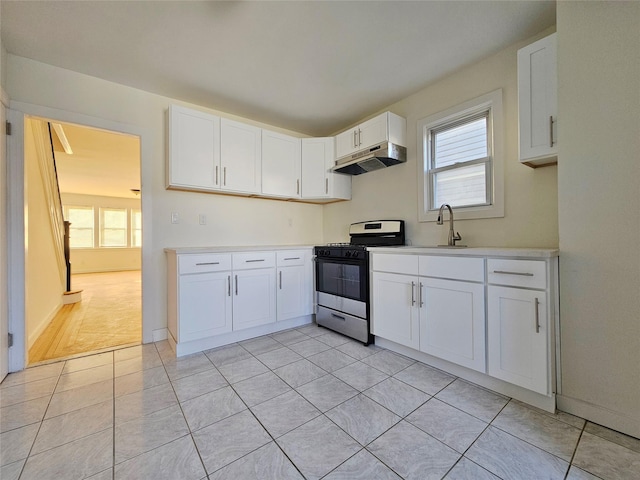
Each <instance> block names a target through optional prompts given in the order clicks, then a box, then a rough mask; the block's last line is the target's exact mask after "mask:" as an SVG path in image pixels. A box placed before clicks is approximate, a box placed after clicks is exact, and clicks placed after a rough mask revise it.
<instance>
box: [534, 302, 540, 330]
mask: <svg viewBox="0 0 640 480" xmlns="http://www.w3.org/2000/svg"><path fill="white" fill-rule="evenodd" d="M534 305H535V310H536V333H540V300H538V298H537V297H536V301H535V303H534Z"/></svg>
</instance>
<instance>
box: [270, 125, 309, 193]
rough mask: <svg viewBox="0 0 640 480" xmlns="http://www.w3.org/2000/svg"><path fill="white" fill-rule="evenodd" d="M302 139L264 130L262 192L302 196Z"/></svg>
mask: <svg viewBox="0 0 640 480" xmlns="http://www.w3.org/2000/svg"><path fill="white" fill-rule="evenodd" d="M300 148H301V146H300V139H299V138H296V137H292V136H290V135H283V134H281V133H276V132H270V131H269V130H262V193H263V194H265V195H277V196H280V197H288V198H300V197H301V188H302V185H301V171H300V168H301V167H300Z"/></svg>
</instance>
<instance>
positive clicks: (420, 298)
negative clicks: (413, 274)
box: [418, 282, 424, 308]
mask: <svg viewBox="0 0 640 480" xmlns="http://www.w3.org/2000/svg"><path fill="white" fill-rule="evenodd" d="M422 287H423V285H422V282H420V285H419V287H418V288H419V290H418V301H419V305H420V308H422V306H423V305H424V302H423V301H422Z"/></svg>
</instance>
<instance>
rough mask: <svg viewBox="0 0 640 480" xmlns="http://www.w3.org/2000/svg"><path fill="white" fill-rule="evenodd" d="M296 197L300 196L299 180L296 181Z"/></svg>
mask: <svg viewBox="0 0 640 480" xmlns="http://www.w3.org/2000/svg"><path fill="white" fill-rule="evenodd" d="M296 195H300V179H297V180H296Z"/></svg>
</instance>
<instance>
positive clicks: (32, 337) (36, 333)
mask: <svg viewBox="0 0 640 480" xmlns="http://www.w3.org/2000/svg"><path fill="white" fill-rule="evenodd" d="M61 308H62V301H60V303H58V304H57V305H56V306H55V307H53V310H51V312H49V315H47V316H46V318H45V320H44V321H42V322H41V323H40V325H38V328H36V329H35V330H34V331H33V332H31V333H29V337H28V338H27V351H29V349H30V348H31V347H32V346H33V344H34V343H35V341H36V340H37V339H38V337H39V336H40V335H42V332H44V331H45V330H46V329H47V327H48V326H49V324H50V323H51V322H52V321H53V319H54V318H55V316H56V315H57V314H58V312H59V311H60V309H61Z"/></svg>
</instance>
